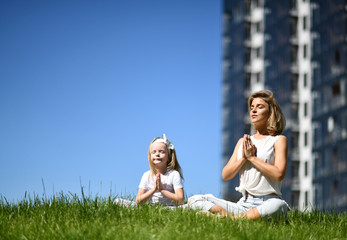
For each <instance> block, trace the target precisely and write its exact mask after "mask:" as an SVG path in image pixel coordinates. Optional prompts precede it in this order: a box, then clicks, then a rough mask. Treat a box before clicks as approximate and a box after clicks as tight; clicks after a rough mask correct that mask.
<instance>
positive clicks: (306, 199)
mask: <svg viewBox="0 0 347 240" xmlns="http://www.w3.org/2000/svg"><path fill="white" fill-rule="evenodd" d="M307 206H308V192H307V191H306V192H305V207H307Z"/></svg>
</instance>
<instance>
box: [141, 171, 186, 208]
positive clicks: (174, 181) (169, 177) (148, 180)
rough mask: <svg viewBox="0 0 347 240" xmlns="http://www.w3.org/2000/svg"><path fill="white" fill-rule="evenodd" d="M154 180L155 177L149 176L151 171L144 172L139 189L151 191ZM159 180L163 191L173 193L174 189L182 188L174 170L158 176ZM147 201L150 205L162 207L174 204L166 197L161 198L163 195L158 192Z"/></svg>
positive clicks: (180, 180)
mask: <svg viewBox="0 0 347 240" xmlns="http://www.w3.org/2000/svg"><path fill="white" fill-rule="evenodd" d="M155 179H156V176H155V175H153V174H151V170H149V171H147V172H145V173H144V174H143V175H142V178H141V182H140V185H139V188H142V189H145V190H146V191H149V190H151V189H153V188H154V186H155ZM160 179H161V183H162V185H163V189H165V190H167V191H170V192H172V193H175V190H176V189H179V188H183V183H182V178H181V175H180V174H179V172H178V171H176V170H170V171H167V172H166V173H165V174H162V175H161V176H160ZM149 201H150V202H151V203H160V204H163V205H170V206H172V205H175V203H174V202H172V201H171V200H170V199H168V198H167V197H165V196H163V194H161V192H158V191H157V192H155V193H154V194H153V195H152V197H151V198H150V199H149Z"/></svg>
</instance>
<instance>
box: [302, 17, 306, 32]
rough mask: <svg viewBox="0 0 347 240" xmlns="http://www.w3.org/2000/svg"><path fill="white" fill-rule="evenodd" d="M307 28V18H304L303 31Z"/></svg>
mask: <svg viewBox="0 0 347 240" xmlns="http://www.w3.org/2000/svg"><path fill="white" fill-rule="evenodd" d="M306 28H307V17H306V16H304V17H303V18H302V29H304V30H306Z"/></svg>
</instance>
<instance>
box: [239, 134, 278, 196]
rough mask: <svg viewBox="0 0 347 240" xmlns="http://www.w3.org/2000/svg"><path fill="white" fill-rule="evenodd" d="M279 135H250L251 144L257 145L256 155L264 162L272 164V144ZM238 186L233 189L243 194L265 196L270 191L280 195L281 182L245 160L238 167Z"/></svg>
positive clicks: (273, 156) (240, 156) (273, 154)
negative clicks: (259, 137)
mask: <svg viewBox="0 0 347 240" xmlns="http://www.w3.org/2000/svg"><path fill="white" fill-rule="evenodd" d="M279 137H280V136H279V135H277V136H270V135H269V136H267V137H265V138H262V139H255V138H254V137H253V136H251V140H252V142H253V144H254V145H255V146H256V147H257V157H258V158H260V159H261V160H263V161H264V162H266V163H268V164H271V165H273V164H274V159H275V151H274V145H275V143H276V142H277V140H278V138H279ZM242 145H243V144H241V145H240V147H239V149H238V153H237V157H238V160H241V158H242ZM239 175H240V186H239V187H236V188H235V189H236V190H237V191H239V192H240V193H242V194H243V195H245V192H246V191H247V192H249V193H250V194H252V195H254V196H265V195H269V194H272V193H275V194H277V195H278V196H282V194H281V182H279V181H276V180H274V179H272V178H270V177H267V176H266V175H265V174H263V173H262V172H261V171H259V170H258V169H257V168H256V167H255V166H254V165H253V164H252V163H251V162H249V161H247V162H246V163H245V165H243V167H242V168H241V169H240V172H239Z"/></svg>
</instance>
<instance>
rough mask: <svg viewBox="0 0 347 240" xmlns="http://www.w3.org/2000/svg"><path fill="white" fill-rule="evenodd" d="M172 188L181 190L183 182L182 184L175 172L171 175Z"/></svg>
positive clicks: (177, 173) (179, 176)
mask: <svg viewBox="0 0 347 240" xmlns="http://www.w3.org/2000/svg"><path fill="white" fill-rule="evenodd" d="M172 180H173V188H174V189H175V190H176V189H179V188H183V182H182V178H181V175H180V174H179V172H177V171H175V172H174V174H173V179H172Z"/></svg>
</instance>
